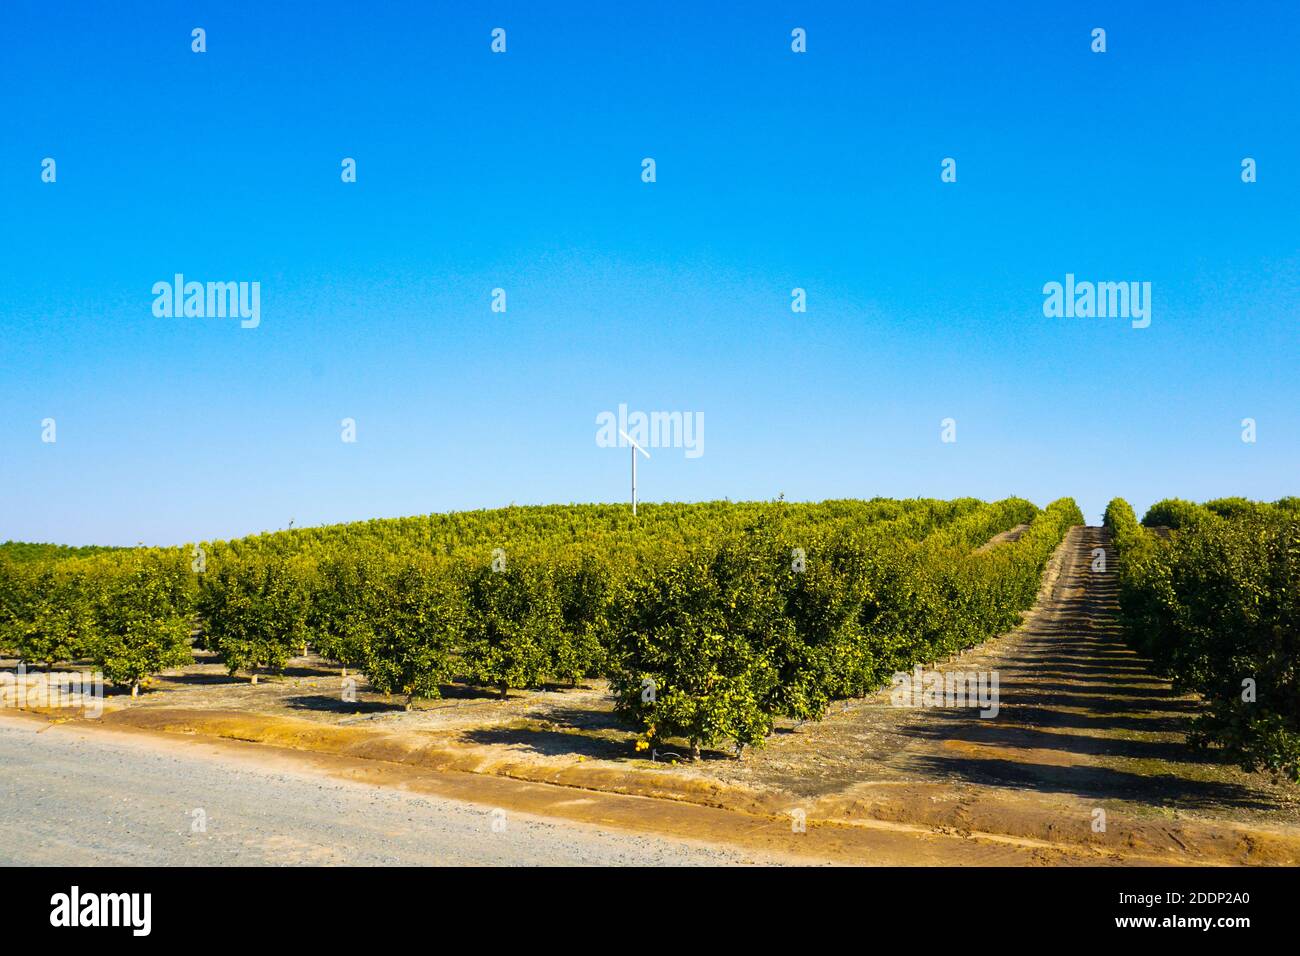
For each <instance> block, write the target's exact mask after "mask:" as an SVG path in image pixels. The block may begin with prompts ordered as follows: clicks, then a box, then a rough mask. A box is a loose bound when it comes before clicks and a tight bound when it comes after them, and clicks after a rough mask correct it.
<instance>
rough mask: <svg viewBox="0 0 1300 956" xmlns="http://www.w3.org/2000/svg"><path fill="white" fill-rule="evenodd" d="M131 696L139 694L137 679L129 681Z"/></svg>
mask: <svg viewBox="0 0 1300 956" xmlns="http://www.w3.org/2000/svg"><path fill="white" fill-rule="evenodd" d="M131 696H132V697H139V696H140V682H139V681H138V680H133V681H131Z"/></svg>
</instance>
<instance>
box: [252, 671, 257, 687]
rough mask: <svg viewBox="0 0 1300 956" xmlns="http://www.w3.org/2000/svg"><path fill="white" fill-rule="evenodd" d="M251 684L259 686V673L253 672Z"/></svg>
mask: <svg viewBox="0 0 1300 956" xmlns="http://www.w3.org/2000/svg"><path fill="white" fill-rule="evenodd" d="M251 682H252V684H253V686H254V687H256V686H257V671H256V670H254V671H253V676H252V679H251Z"/></svg>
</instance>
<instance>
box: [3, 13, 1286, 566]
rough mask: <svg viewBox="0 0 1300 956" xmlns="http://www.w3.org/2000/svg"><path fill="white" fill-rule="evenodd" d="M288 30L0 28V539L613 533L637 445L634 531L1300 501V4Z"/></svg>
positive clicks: (105, 20) (228, 18) (109, 22)
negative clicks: (1142, 288) (662, 505)
mask: <svg viewBox="0 0 1300 956" xmlns="http://www.w3.org/2000/svg"><path fill="white" fill-rule="evenodd" d="M270 6H272V5H268V4H261V3H235V4H231V3H207V4H203V3H199V4H176V3H133V2H122V3H116V4H113V5H111V7H110V5H103V6H102V7H101V6H100V5H91V4H76V5H74V4H62V3H28V2H25V0H8V2H6V3H5V4H4V5H3V6H2V7H0V38H2V39H0V47H2V52H3V55H2V56H0V108H2V110H3V115H4V117H5V127H6V129H5V134H4V136H3V138H2V139H0V208H3V209H4V213H5V216H4V219H5V225H4V229H3V230H0V321H2V322H3V329H2V332H3V335H2V336H0V357H2V358H3V368H4V375H3V378H2V379H0V450H2V452H3V454H2V455H0V492H2V494H0V539H3V538H15V539H23V540H42V541H56V542H64V543H104V544H130V543H134V542H136V541H144V542H145V543H150V544H169V543H181V542H185V541H189V540H194V539H196V538H215V537H233V536H237V535H241V534H246V533H250V532H256V531H260V530H264V529H274V528H279V527H283V526H285V525H286V524H288V522H289V521H290V519H292V520H294V521H295V522H296V524H298V525H305V524H318V523H325V522H338V521H346V520H353V519H363V518H369V517H376V516H390V515H403V514H416V513H422V512H429V511H444V510H450V509H462V508H472V507H495V506H501V505H508V504H510V503H511V502H514V503H518V504H525V503H549V502H569V501H611V500H623V499H624V498H625V496H626V494H627V468H628V464H627V455H626V453H625V452H623V451H619V450H614V449H609V448H601V447H598V446H597V444H596V442H595V434H596V424H595V422H596V416H597V415H598V414H599V413H600V412H602V411H606V410H611V411H612V410H615V409H617V407H618V405H619V403H620V402H625V403H627V404H628V405H629V407H630V408H632V409H641V410H645V411H655V410H665V411H674V410H676V411H689V412H700V413H703V416H704V419H705V422H706V426H705V445H704V454H703V455H702V456H701V457H698V458H688V457H687V456H686V455H685V454H684V452H683V450H681V449H652V455H653V457H652V459H651V460H650V461H648V462H642V463H641V468H640V472H639V476H638V477H639V484H640V493H641V497H642V499H643V500H702V499H714V498H732V499H753V498H771V497H775V496H776V495H778V494H784V495H785V496H786V497H787V498H790V499H797V500H814V499H821V498H828V497H869V496H872V495H887V496H894V497H911V496H916V495H925V496H941V497H953V496H959V495H976V496H980V497H989V498H993V497H1002V496H1005V495H1009V494H1019V495H1023V496H1025V497H1028V498H1031V499H1033V500H1035V501H1037V502H1039V503H1040V504H1045V503H1046V502H1048V501H1050V500H1052V499H1054V498H1056V497H1059V496H1062V495H1073V496H1074V497H1075V498H1076V499H1078V501H1079V502H1080V504H1081V505H1082V507H1083V508H1084V511H1085V513H1086V514H1088V516H1089V517H1090V518H1091V519H1093V520H1097V519H1098V518H1099V516H1100V512H1101V509H1102V508H1103V507H1104V505H1105V503H1106V501H1107V500H1108V499H1109V498H1110V497H1112V496H1114V495H1123V496H1126V497H1128V498H1129V499H1130V500H1131V501H1132V502H1133V503H1134V505H1135V507H1138V508H1139V509H1143V508H1145V507H1146V506H1147V505H1148V504H1150V503H1151V502H1152V501H1154V500H1156V499H1159V498H1162V497H1166V496H1172V495H1176V496H1181V497H1188V498H1195V499H1205V498H1210V497H1216V496H1220V495H1228V494H1242V495H1246V496H1249V497H1256V498H1265V499H1272V498H1276V497H1279V496H1281V495H1284V494H1293V493H1297V491H1298V490H1300V489H1297V487H1296V484H1295V476H1296V475H1297V474H1298V473H1300V384H1298V383H1300V375H1297V359H1298V358H1300V348H1298V347H1297V335H1298V333H1300V310H1298V308H1297V307H1298V306H1300V239H1298V238H1297V237H1298V236H1300V228H1298V224H1300V184H1297V179H1296V176H1295V169H1296V168H1297V165H1298V164H1300V132H1297V131H1298V130H1300V124H1297V122H1296V104H1297V102H1300V96H1298V95H1297V94H1298V93H1300V89H1298V87H1300V67H1297V65H1296V57H1295V50H1296V49H1297V48H1300V14H1297V12H1296V11H1295V10H1294V8H1293V7H1291V6H1290V5H1288V4H1285V3H1269V4H1261V3H1249V2H1247V3H1232V4H1228V3H1224V4H1220V5H1208V4H1186V5H1178V6H1177V12H1174V10H1175V7H1174V5H1166V4H1144V5H1141V8H1135V7H1136V5H1132V4H1121V3H1114V4H1106V3H1071V2H1064V3H1053V4H1042V3H1029V2H1025V3H1015V4H1003V3H981V4H956V3H953V4H947V3H902V2H899V3H890V4H871V5H866V4H861V3H843V4H837V3H795V2H789V3H780V4H768V3H755V4H744V5H737V4H716V5H701V4H698V3H680V4H677V3H664V4H651V5H645V6H638V7H636V8H635V9H634V10H629V9H627V8H623V10H622V12H619V11H620V5H614V4H608V3H594V2H593V3H590V4H578V3H566V4H563V5H549V4H547V5H542V4H535V3H517V4H507V3H486V4H474V5H472V7H473V9H470V10H465V9H461V6H468V5H453V4H446V5H437V4H430V3H418V4H405V5H404V4H388V3H384V4H371V5H361V6H358V5H356V4H342V3H338V4H335V3H328V2H313V3H297V4H293V3H289V4H276V5H274V7H275V9H267V8H268V7H270ZM561 7H562V9H563V11H564V12H558V9H559V8H561ZM701 7H705V9H701ZM710 9H712V11H713V12H710ZM194 27H203V28H204V29H206V31H207V47H208V49H207V52H206V53H203V54H195V53H193V52H191V49H190V44H191V38H190V31H191V29H192V28H194ZM494 27H503V28H505V29H506V31H507V52H506V53H505V54H503V55H494V54H492V53H491V51H490V49H489V44H490V40H491V37H490V31H491V30H492V29H493V28H494ZM794 27H803V28H805V29H806V30H807V35H808V52H807V53H806V54H802V55H799V54H795V53H792V52H791V50H790V31H791V30H792V29H793V28H794ZM1094 27H1103V28H1105V29H1106V31H1107V52H1106V53H1104V54H1094V53H1092V52H1091V51H1090V42H1091V38H1090V33H1091V30H1092V29H1093V28H1094ZM1247 156H1249V157H1253V158H1255V159H1256V160H1257V162H1258V169H1259V181H1258V182H1256V183H1253V184H1244V183H1242V182H1241V178H1240V164H1241V160H1242V158H1243V157H1247ZM45 157H53V158H54V159H55V160H56V162H57V181H56V182H55V183H53V184H50V183H43V182H42V181H41V161H42V159H43V158H45ZM343 157H353V158H355V159H356V161H357V164H358V166H357V169H358V181H357V182H356V183H354V184H345V183H342V182H341V181H340V162H341V160H342V159H343ZM644 157H653V158H654V159H655V160H656V163H657V182H655V183H653V184H646V183H643V182H642V181H641V175H640V174H641V161H642V159H643V158H644ZM945 157H953V158H955V159H956V160H957V164H958V167H957V169H958V181H957V182H956V183H951V184H947V183H942V182H941V181H940V162H941V160H942V159H943V158H945ZM177 272H181V273H184V274H185V275H186V277H187V278H189V279H198V280H201V281H207V280H213V281H227V280H232V281H241V280H242V281H258V282H260V283H261V324H260V326H259V327H258V328H256V329H241V328H240V327H239V324H238V322H237V321H232V320H229V319H218V318H157V317H155V316H154V314H153V311H152V304H153V296H152V294H151V288H152V286H153V284H154V283H155V282H158V281H160V280H170V279H171V278H172V276H173V275H174V274H175V273H177ZM1066 273H1074V274H1075V275H1077V276H1078V277H1079V278H1080V279H1092V280H1106V281H1129V280H1131V281H1148V282H1151V283H1152V286H1153V316H1152V323H1151V326H1150V328H1147V329H1140V330H1139V329H1132V328H1131V327H1130V326H1129V323H1128V322H1127V321H1125V320H1122V319H1115V318H1107V319H1098V318H1091V319H1085V318H1071V319H1064V318H1052V319H1049V318H1045V317H1044V316H1043V312H1042V303H1043V295H1042V287H1043V284H1044V283H1046V282H1049V281H1062V280H1063V279H1064V277H1065V274H1066ZM496 287H501V288H504V289H505V290H506V293H507V302H508V311H507V313H505V314H504V315H502V314H494V313H493V312H492V311H491V310H490V301H491V290H492V289H493V288H496ZM794 287H802V288H805V289H807V295H808V310H807V312H806V313H803V314H796V313H793V312H792V311H791V309H790V290H791V289H792V288H794ZM47 417H51V418H54V419H55V421H56V423H57V425H56V427H57V441H56V442H55V443H53V444H49V443H44V442H42V441H41V432H42V428H41V422H42V420H43V419H45V418H47ZM348 417H350V418H354V419H355V420H356V423H357V439H358V440H357V441H356V442H355V443H351V444H348V443H344V442H342V441H341V440H340V421H341V420H342V419H343V418H348ZM947 417H951V418H954V419H955V420H956V422H957V441H956V442H955V443H952V444H944V443H942V442H941V441H940V421H941V420H942V419H944V418H947ZM1245 417H1253V418H1255V419H1256V420H1257V422H1258V441H1257V442H1256V443H1255V444H1246V443H1243V442H1242V441H1241V437H1240V435H1241V427H1240V422H1241V420H1242V419H1243V418H1245Z"/></svg>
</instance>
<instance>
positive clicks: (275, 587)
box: [198, 556, 308, 683]
mask: <svg viewBox="0 0 1300 956" xmlns="http://www.w3.org/2000/svg"><path fill="white" fill-rule="evenodd" d="M199 578H200V582H199V597H198V607H199V611H200V613H201V614H202V615H203V617H204V619H205V621H206V622H207V635H208V643H209V646H210V647H211V648H212V649H213V650H215V651H217V652H218V653H219V654H220V655H221V656H222V659H223V660H224V661H225V664H226V668H227V669H228V670H229V671H230V673H231V674H234V673H236V672H237V671H241V670H247V671H250V672H251V674H252V679H253V682H254V683H256V681H257V672H258V670H259V669H260V668H270V669H272V670H275V671H281V670H283V669H284V665H285V663H286V662H287V661H288V660H289V658H290V657H292V656H293V655H294V654H296V653H299V652H300V651H301V650H302V649H303V647H304V646H305V644H306V640H307V633H308V631H307V603H308V591H307V589H306V588H305V587H304V585H303V581H302V580H301V579H300V577H299V575H298V573H297V569H296V568H295V567H294V565H293V564H292V563H291V562H290V561H287V560H284V559H281V558H275V557H263V556H254V557H250V558H248V559H246V560H241V561H234V562H222V563H220V564H218V565H217V567H216V568H215V569H214V568H213V567H212V566H211V565H209V566H208V569H207V571H206V572H205V573H203V574H201V575H200V576H199Z"/></svg>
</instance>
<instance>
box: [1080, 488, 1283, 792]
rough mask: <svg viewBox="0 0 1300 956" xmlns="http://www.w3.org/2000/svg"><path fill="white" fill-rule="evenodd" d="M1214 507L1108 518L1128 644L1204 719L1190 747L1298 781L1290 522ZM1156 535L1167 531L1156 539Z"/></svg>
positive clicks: (1265, 509) (1123, 506) (1279, 515)
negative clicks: (1198, 703) (1198, 701)
mask: <svg viewBox="0 0 1300 956" xmlns="http://www.w3.org/2000/svg"><path fill="white" fill-rule="evenodd" d="M1295 501H1296V499H1283V500H1282V501H1280V502H1275V503H1273V504H1265V503H1261V502H1247V501H1244V500H1243V499H1220V500H1218V501H1215V502H1207V503H1206V505H1204V506H1202V505H1196V504H1192V503H1190V502H1185V501H1177V500H1169V501H1162V502H1159V503H1157V504H1156V505H1153V506H1152V507H1151V509H1150V510H1149V511H1148V512H1147V514H1146V516H1145V517H1144V519H1143V521H1142V523H1141V524H1139V523H1138V521H1137V518H1136V516H1135V515H1134V513H1133V509H1132V508H1131V507H1130V506H1129V505H1128V503H1127V502H1125V501H1124V500H1123V499H1118V498H1117V499H1115V500H1114V501H1112V502H1111V503H1110V505H1109V506H1108V507H1107V509H1106V519H1105V520H1106V526H1107V528H1108V529H1109V530H1110V533H1111V537H1112V541H1113V542H1114V545H1115V549H1116V551H1117V552H1118V554H1119V557H1120V562H1121V564H1120V608H1121V614H1122V617H1123V621H1124V626H1125V630H1126V633H1127V635H1128V639H1129V641H1130V642H1131V643H1132V644H1133V646H1134V647H1135V649H1137V650H1138V651H1139V652H1141V653H1143V654H1145V655H1146V656H1148V657H1150V658H1151V660H1152V661H1153V662H1154V663H1155V665H1156V667H1157V669H1158V670H1159V671H1160V672H1161V673H1162V674H1164V675H1166V676H1168V677H1170V678H1171V679H1172V680H1173V681H1174V683H1175V685H1176V686H1177V687H1178V688H1180V689H1182V690H1188V691H1194V692H1196V693H1198V694H1200V695H1201V696H1202V697H1203V698H1204V699H1205V703H1206V712H1205V713H1204V714H1203V715H1201V716H1200V717H1198V718H1197V720H1196V721H1195V723H1194V730H1193V734H1192V740H1193V742H1195V743H1198V744H1202V745H1210V744H1214V745H1218V746H1221V747H1223V748H1224V749H1225V751H1226V752H1227V753H1228V754H1229V755H1230V756H1231V757H1232V758H1233V759H1236V760H1237V761H1239V762H1240V763H1241V765H1242V766H1243V767H1245V768H1246V769H1249V770H1254V769H1257V768H1260V767H1263V768H1266V769H1269V770H1271V771H1273V772H1276V773H1284V774H1286V775H1288V776H1290V777H1292V778H1293V779H1297V780H1300V511H1298V510H1297V508H1296V507H1295ZM1154 529H1169V530H1168V531H1166V532H1164V533H1163V534H1157V533H1156V532H1155V531H1154Z"/></svg>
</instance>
